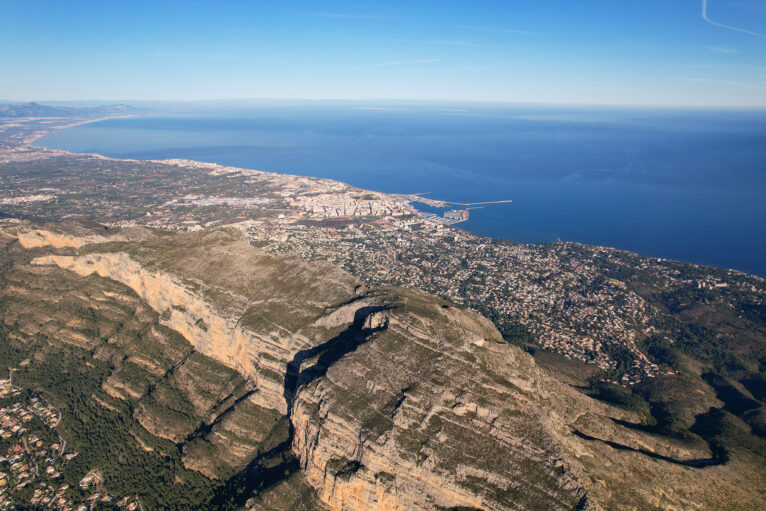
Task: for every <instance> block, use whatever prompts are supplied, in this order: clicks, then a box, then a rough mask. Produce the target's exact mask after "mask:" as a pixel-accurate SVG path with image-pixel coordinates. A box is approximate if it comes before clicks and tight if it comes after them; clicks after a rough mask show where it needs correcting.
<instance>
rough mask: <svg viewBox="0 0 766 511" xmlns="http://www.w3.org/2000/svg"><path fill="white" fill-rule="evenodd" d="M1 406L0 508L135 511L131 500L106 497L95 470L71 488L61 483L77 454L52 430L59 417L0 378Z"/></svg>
mask: <svg viewBox="0 0 766 511" xmlns="http://www.w3.org/2000/svg"><path fill="white" fill-rule="evenodd" d="M0 404H1V405H2V407H0V510H6V509H24V508H35V509H60V510H69V511H85V510H93V509H125V510H128V511H134V510H136V509H140V503H139V501H138V499H136V498H135V497H131V496H124V497H122V498H119V499H118V498H116V497H114V496H112V495H110V494H109V493H107V492H106V491H105V490H104V489H103V481H102V480H101V478H100V476H99V475H98V472H96V471H91V472H89V473H87V474H83V477H82V478H81V479H80V481H79V483H78V484H77V485H76V486H75V485H71V484H69V483H67V482H66V480H67V479H68V478H67V477H66V476H65V474H64V472H65V471H66V465H67V462H69V461H71V460H73V459H74V458H75V457H77V456H78V453H77V452H76V451H67V449H66V441H65V440H64V439H62V438H61V437H60V436H59V434H58V433H57V432H56V426H57V425H58V422H59V420H60V418H61V415H60V413H59V411H58V410H56V409H55V408H54V407H53V406H51V405H50V404H49V403H47V402H46V401H45V400H43V399H42V398H41V397H39V396H36V395H34V394H31V393H29V392H28V391H25V390H23V389H21V388H19V387H16V386H14V385H13V384H12V383H11V381H10V379H9V380H0ZM67 475H68V474H67Z"/></svg>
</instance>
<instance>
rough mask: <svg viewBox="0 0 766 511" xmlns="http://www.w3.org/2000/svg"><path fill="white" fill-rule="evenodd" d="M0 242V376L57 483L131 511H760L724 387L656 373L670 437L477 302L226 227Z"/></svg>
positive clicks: (743, 427) (18, 227)
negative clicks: (45, 450) (54, 459)
mask: <svg viewBox="0 0 766 511" xmlns="http://www.w3.org/2000/svg"><path fill="white" fill-rule="evenodd" d="M0 253H1V254H0V261H1V262H0V281H1V282H2V285H0V337H1V338H2V342H0V346H1V348H0V349H2V351H1V352H0V355H1V356H0V361H2V366H3V367H2V368H1V369H13V382H14V384H18V385H21V386H23V387H25V388H29V389H31V391H32V392H35V393H37V394H36V395H39V396H41V397H42V398H44V399H45V400H47V401H48V402H50V403H52V405H53V406H55V407H56V408H57V409H58V411H59V412H60V414H61V419H60V421H59V422H58V425H57V430H58V431H59V432H60V434H61V435H62V437H64V439H65V440H66V442H67V445H69V446H70V448H71V447H72V446H74V448H76V449H77V451H78V453H79V454H78V455H77V457H75V458H74V459H73V460H72V461H71V462H69V463H67V464H65V465H64V469H63V470H64V476H63V477H64V478H65V479H66V481H68V482H69V484H70V485H75V484H77V481H79V480H80V479H81V478H83V477H84V476H85V474H87V473H88V472H89V471H91V470H96V469H97V470H98V471H99V473H100V475H101V477H102V478H103V486H104V488H105V489H106V490H108V491H109V492H110V494H113V495H138V497H139V498H140V500H141V503H142V505H143V506H144V508H146V509H158V508H167V509H189V508H216V509H229V508H242V507H245V508H249V509H330V510H342V509H343V510H362V509H381V510H383V509H386V510H388V509H424V510H437V509H453V510H456V509H490V510H509V509H526V510H532V509H546V510H547V509H609V510H611V509H667V508H678V509H681V508H704V509H756V508H760V507H763V505H764V502H766V479H764V476H763V474H766V471H765V470H764V468H766V467H765V466H764V465H765V464H766V463H765V462H764V460H766V441H764V439H763V438H762V437H760V436H758V435H757V434H754V433H753V431H755V429H756V428H754V427H751V426H750V425H748V423H747V422H746V419H748V418H750V419H752V421H751V422H752V423H753V424H756V423H757V421H758V420H760V421H761V422H762V416H763V413H762V410H763V408H762V403H761V402H760V401H758V398H757V396H753V395H752V394H751V393H750V392H749V391H747V390H746V389H745V388H744V387H742V385H740V384H739V383H738V382H736V381H733V380H729V379H726V378H724V377H719V376H714V375H711V376H710V377H709V378H708V380H709V381H708V382H707V383H705V382H702V383H699V382H697V381H696V380H695V381H693V382H686V381H685V380H684V379H683V377H679V378H678V381H675V382H674V383H673V385H672V386H671V385H670V384H667V381H669V380H663V382H665V383H657V384H655V386H657V387H658V388H655V389H654V391H655V392H656V393H663V392H664V393H665V394H666V396H665V397H666V400H668V399H671V398H670V397H668V396H667V395H668V394H675V397H673V399H675V400H676V401H678V402H681V401H684V400H688V398H689V397H690V393H693V394H696V397H695V399H694V400H692V401H693V402H694V403H695V405H694V406H696V407H697V408H698V409H697V408H695V409H694V410H689V411H688V416H687V415H684V419H683V420H686V421H687V422H688V427H687V428H684V429H678V428H676V429H668V428H666V429H663V428H662V427H659V426H658V425H657V424H656V423H652V422H651V420H652V419H650V418H649V417H652V416H651V415H650V414H647V413H646V411H645V410H642V409H641V408H640V407H631V406H628V405H629V404H630V403H629V402H627V403H626V402H625V401H624V400H623V401H621V400H620V399H619V398H620V397H621V396H620V395H619V393H620V390H619V389H620V388H622V387H619V386H606V388H604V389H602V392H601V395H599V396H597V397H598V398H599V399H597V398H595V397H591V396H589V395H587V394H586V393H585V392H584V390H587V389H580V388H578V387H577V386H576V385H570V384H567V383H564V382H563V381H562V380H564V378H561V375H558V374H555V373H553V372H551V371H550V370H548V369H545V368H543V367H541V366H540V365H538V364H536V363H535V360H534V359H533V358H532V357H531V356H530V355H529V354H528V353H526V352H524V351H522V350H521V349H519V348H518V347H516V346H514V345H511V344H508V343H507V342H506V341H504V340H503V337H502V336H501V335H500V333H499V332H498V331H497V329H496V328H495V326H493V324H492V323H491V322H490V321H489V320H487V319H486V318H484V317H483V316H480V315H479V314H478V313H475V312H472V311H470V310H468V309H465V308H462V307H458V306H455V305H453V304H451V303H449V302H446V301H444V300H442V299H439V298H437V297H435V296H432V295H429V294H427V293H424V292H421V291H416V290H412V289H404V288H398V287H389V286H380V287H367V286H365V285H363V284H362V283H361V282H360V281H358V280H357V279H356V278H355V277H353V276H351V275H350V274H348V273H346V272H344V271H342V270H340V269H338V268H337V267H335V266H332V265H330V264H328V263H322V262H316V261H314V262H308V261H304V260H301V259H300V258H297V257H293V256H275V255H269V254H268V253H266V252H264V251H262V250H261V249H258V248H255V247H253V246H252V245H251V244H250V243H249V242H248V240H247V239H246V238H245V237H244V236H243V235H242V234H241V233H240V232H239V231H238V230H235V229H222V230H214V231H200V232H193V233H173V232H163V231H155V230H150V229H145V228H126V229H122V230H119V229H112V228H109V229H107V228H104V227H102V226H99V225H96V224H84V223H58V224H35V223H29V222H21V223H16V224H12V225H7V226H5V227H3V228H2V231H1V232H0ZM662 384H664V385H666V388H664V389H662V388H659V386H660V385H662ZM671 397H672V396H671ZM759 407H760V408H759ZM671 412H672V410H671ZM671 412H668V413H671ZM750 416H753V417H750ZM756 416H757V417H756ZM743 417H744V418H743ZM758 417H760V419H758Z"/></svg>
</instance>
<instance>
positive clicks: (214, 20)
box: [0, 0, 766, 108]
mask: <svg viewBox="0 0 766 511" xmlns="http://www.w3.org/2000/svg"><path fill="white" fill-rule="evenodd" d="M240 98H242V99H244V98H294V99H350V100H360V99H395V100H456V101H501V102H512V103H554V104H562V103H563V104H603V105H652V106H677V107H685V106H702V107H745V108H748V107H766V0H636V1H629V0H560V1H553V0H525V1H514V0H501V1H483V0H463V1H455V0H438V1H419V0H406V1H399V0H387V1H385V2H383V1H355V2H351V1H326V2H325V1H317V0H314V1H290V0H284V1H274V0H269V1H260V0H250V1H225V0H222V1H216V2H212V1H193V0H186V1H183V2H174V1H167V0H165V1H156V0H153V1H150V2H142V1H139V0H131V1H129V2H116V1H115V2H113V1H102V2H95V1H88V2H77V1H55V0H48V1H36V0H24V1H18V0H0V99H3V100H9V101H31V100H35V101H46V100H48V101H50V100H105V101H113V100H120V101H130V100H136V101H137V100H213V99H240Z"/></svg>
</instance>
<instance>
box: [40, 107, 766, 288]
mask: <svg viewBox="0 0 766 511" xmlns="http://www.w3.org/2000/svg"><path fill="white" fill-rule="evenodd" d="M37 144H38V145H40V146H45V147H51V148H57V149H65V150H69V151H74V152H92V153H99V154H103V155H106V156H110V157H115V158H134V159H164V158H188V159H193V160H200V161H206V162H216V163H220V164H225V165H231V166H237V167H245V168H254V169H259V170H267V171H272V172H282V173H290V174H299V175H307V176H316V177H324V178H332V179H337V180H340V181H344V182H347V183H350V184H352V185H354V186H358V187H361V188H365V189H371V190H378V191H382V192H390V193H423V194H426V197H430V198H433V199H442V200H447V201H452V202H458V203H472V202H486V201H502V200H512V201H513V202H511V203H503V204H488V205H485V206H483V207H478V208H476V209H471V210H470V218H469V220H467V221H466V222H463V223H460V224H457V226H458V227H460V228H462V229H465V230H467V231H470V232H473V233H476V234H480V235H486V236H492V237H497V238H504V239H507V240H512V241H519V242H524V243H541V242H551V241H557V240H561V241H578V242H582V243H588V244H595V245H604V246H610V247H616V248H620V249H626V250H630V251H633V252H637V253H639V254H641V255H646V256H652V257H658V258H666V259H675V260H681V261H686V262H693V263H699V264H706V265H712V266H718V267H723V268H735V269H738V270H741V271H745V272H748V273H753V274H757V275H760V276H766V111H764V110H756V111H735V110H727V111H716V110H680V109H679V110H667V109H662V110H660V109H637V108H630V109H629V108H605V107H604V108H584V107H551V106H529V105H523V106H520V105H507V104H484V103H469V104H462V103H441V102H439V103H395V102H333V103H329V102H308V103H304V102H295V103H291V102H278V103H268V102H266V103H264V104H257V105H253V104H247V105H240V106H236V105H225V106H221V105H219V106H216V105H213V106H210V105H206V106H205V107H204V108H194V107H189V108H185V109H180V108H175V109H173V110H172V111H171V110H168V109H164V110H163V109H154V110H147V111H145V112H143V113H142V114H141V115H138V116H136V117H130V118H119V119H110V120H104V121H100V122H95V123H91V124H85V125H81V126H77V127H73V128H68V129H65V130H61V131H57V132H54V133H52V134H50V135H48V136H46V137H44V138H42V139H40V140H39V141H38V142H37Z"/></svg>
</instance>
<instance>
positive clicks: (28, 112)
mask: <svg viewBox="0 0 766 511" xmlns="http://www.w3.org/2000/svg"><path fill="white" fill-rule="evenodd" d="M136 111H139V109H137V108H135V107H132V106H130V105H122V104H117V105H101V106H96V107H78V108H70V107H59V106H47V105H41V104H39V103H35V102H30V103H21V104H2V105H0V118H16V117H69V116H78V115H108V114H118V113H126V114H128V113H134V112H136Z"/></svg>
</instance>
